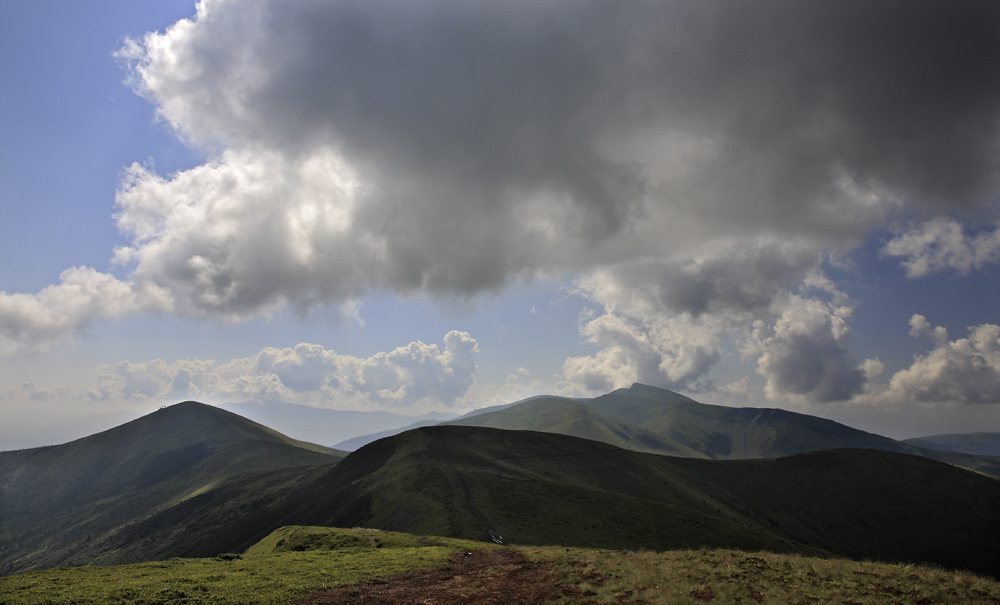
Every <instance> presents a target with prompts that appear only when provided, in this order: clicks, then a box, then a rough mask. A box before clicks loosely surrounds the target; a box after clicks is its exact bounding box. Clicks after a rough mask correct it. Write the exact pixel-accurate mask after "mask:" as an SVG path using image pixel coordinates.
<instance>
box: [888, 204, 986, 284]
mask: <svg viewBox="0 0 1000 605" xmlns="http://www.w3.org/2000/svg"><path fill="white" fill-rule="evenodd" d="M882 253H883V254H884V255H886V256H892V257H897V258H901V259H902V260H901V261H900V264H901V265H902V266H903V268H904V269H905V270H906V276H907V277H923V276H925V275H929V274H931V273H938V272H942V271H947V270H951V271H955V272H957V273H959V274H963V275H964V274H967V273H969V272H970V271H972V270H973V269H982V268H983V267H985V266H986V265H991V264H996V263H998V262H1000V229H992V230H990V229H986V230H978V231H977V232H975V233H968V232H967V230H966V228H965V227H964V226H963V225H962V224H961V223H959V222H958V221H956V220H954V219H951V218H946V217H939V218H935V219H932V220H929V221H927V222H925V223H923V224H921V225H914V226H911V227H910V228H909V229H907V230H905V231H903V232H900V233H897V234H896V235H895V236H894V237H892V238H891V239H890V240H889V241H887V242H886V243H885V246H884V247H883V248H882Z"/></svg>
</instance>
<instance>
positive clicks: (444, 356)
mask: <svg viewBox="0 0 1000 605" xmlns="http://www.w3.org/2000/svg"><path fill="white" fill-rule="evenodd" d="M478 351H479V347H478V344H477V342H476V340H475V339H473V338H472V337H471V336H470V335H469V334H467V333H465V332H455V331H453V332H449V333H448V334H446V335H445V337H444V343H443V347H442V346H439V345H436V344H425V343H423V342H420V341H416V342H411V343H410V344H408V345H406V346H403V347H398V348H396V349H394V350H392V351H388V352H382V353H377V354H375V355H373V356H371V357H368V358H359V357H355V356H352V355H344V354H338V353H335V352H334V351H331V350H328V349H325V348H324V347H322V346H320V345H316V344H309V343H302V344H298V345H296V346H294V347H291V348H284V349H276V348H271V347H268V348H266V349H264V350H262V351H261V352H259V353H257V354H256V355H253V356H251V357H244V358H240V359H233V360H231V361H227V362H222V363H220V362H216V361H211V360H200V359H181V360H177V361H175V362H173V363H167V362H164V361H162V360H154V361H149V362H140V363H133V362H127V361H123V362H121V363H118V364H115V365H114V366H112V367H109V368H106V371H105V372H104V373H102V374H101V376H100V379H99V384H98V386H97V387H96V388H92V389H87V390H80V391H79V393H78V394H81V395H85V396H86V397H87V398H89V399H92V400H123V399H124V400H154V401H177V400H181V399H192V398H195V399H196V398H207V399H210V400H215V401H218V400H220V399H227V398H229V399H237V400H242V399H257V400H260V399H265V398H269V399H278V400H284V401H293V402H294V401H301V402H307V403H319V404H322V405H328V406H329V405H331V404H336V406H337V407H339V408H342V409H343V408H347V407H356V406H374V407H393V406H442V405H443V406H446V407H447V406H454V405H455V404H456V402H459V401H460V400H461V399H462V398H463V397H464V396H465V395H466V393H467V392H468V391H469V389H470V388H471V387H472V385H473V383H474V382H475V380H476V374H477V372H478V367H477V365H476V361H475V355H476V353H478ZM25 388H27V385H26V387H25Z"/></svg>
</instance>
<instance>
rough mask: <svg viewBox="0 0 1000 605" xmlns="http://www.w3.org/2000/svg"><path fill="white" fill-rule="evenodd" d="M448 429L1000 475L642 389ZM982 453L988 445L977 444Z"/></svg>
mask: <svg viewBox="0 0 1000 605" xmlns="http://www.w3.org/2000/svg"><path fill="white" fill-rule="evenodd" d="M447 424H458V425H465V426H484V427H492V428H499V429H516V430H533V431H542V432H546V433H559V434H562V435H572V436H574V437H583V438H584V439H593V440H595V441H601V442H604V443H609V444H611V445H615V446H618V447H621V448H624V449H630V450H635V451H640V452H652V453H658V454H666V455H672V456H685V457H691V458H711V459H715V460H744V459H752V458H779V457H782V456H789V455H792V454H799V453H803V452H812V451H819V450H829V449H837V448H871V449H879V450H885V451H890V452H904V453H910V454H919V455H922V456H928V457H931V458H935V459H938V460H942V461H945V462H948V463H950V464H955V465H958V466H962V467H965V468H969V469H974V470H978V471H981V472H984V473H988V474H991V475H994V476H1000V457H995V456H983V455H973V454H967V453H961V452H959V451H957V450H955V449H953V450H949V451H944V450H946V448H944V447H936V448H933V449H931V448H924V447H919V444H910V443H903V442H900V441H896V440H894V439H890V438H888V437H883V436H881V435H875V434H872V433H868V432H865V431H861V430H858V429H854V428H851V427H849V426H846V425H843V424H840V423H838V422H834V421H832V420H826V419H824V418H817V417H816V416H809V415H806V414H798V413H795V412H789V411H786V410H779V409H770V408H731V407H726V406H720V405H708V404H704V403H698V402H697V401H695V400H693V399H691V398H690V397H685V396H684V395H680V394H678V393H674V392H672V391H668V390H666V389H660V388H656V387H651V386H647V385H643V384H634V385H632V386H631V387H630V388H627V389H618V390H616V391H612V392H611V393H608V394H606V395H601V396H598V397H594V398H593V399H570V398H565V397H535V398H532V399H530V400H525V401H523V402H519V403H516V404H512V405H509V406H504V407H502V408H500V409H497V410H496V411H491V412H487V413H481V414H478V415H475V416H472V415H466V416H463V417H460V418H457V419H455V420H452V421H449V422H448V423H447ZM980 443H981V449H982V450H984V451H985V450H986V449H987V446H988V445H989V444H988V440H987V439H982V440H981V441H980Z"/></svg>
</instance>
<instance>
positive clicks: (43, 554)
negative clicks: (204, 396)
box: [0, 402, 341, 573]
mask: <svg viewBox="0 0 1000 605" xmlns="http://www.w3.org/2000/svg"><path fill="white" fill-rule="evenodd" d="M340 459H341V455H340V453H339V452H336V451H334V450H330V449H329V448H323V447H321V446H316V445H313V444H307V443H304V442H299V441H295V440H293V439H290V438H288V437H285V436H284V435H281V434H280V433H277V432H275V431H273V430H271V429H269V428H267V427H264V426H261V425H259V424H256V423H253V422H250V421H249V420H246V419H245V418H242V417H240V416H237V415H235V414H232V413H230V412H226V411H224V410H220V409H218V408H214V407H211V406H206V405H203V404H200V403H195V402H185V403H180V404H177V405H174V406H170V407H167V408H163V409H161V410H159V411H157V412H154V413H153V414H149V415H148V416H144V417H142V418H139V419H137V420H135V421H132V422H129V423H127V424H124V425H122V426H119V427H116V428H114V429H111V430H108V431H104V432H102V433H98V434H96V435H92V436H90V437H86V438H84V439H79V440H77V441H72V442H70V443H67V444H63V445H59V446H52V447H45V448H37V449H30V450H20V451H15V452H0V501H2V503H3V508H2V510H0V520H2V523H0V572H2V573H9V572H11V571H16V570H23V569H30V568H32V567H36V566H46V565H51V564H65V563H72V562H74V561H79V562H83V561H87V560H88V559H86V558H80V557H78V556H76V553H82V552H84V551H85V550H87V545H88V544H89V543H91V542H93V541H100V540H102V539H104V538H106V537H107V536H109V535H112V534H114V533H115V532H121V531H122V529H123V526H127V524H129V523H132V522H135V521H136V520H139V519H143V518H146V517H148V516H149V515H150V514H153V513H155V512H156V511H160V510H165V509H168V508H170V507H172V506H174V505H176V504H177V503H180V502H183V501H185V500H186V499H189V498H191V497H194V496H196V495H198V494H200V493H203V492H205V491H207V490H211V489H212V488H213V487H214V486H217V485H220V484H223V483H225V482H226V481H228V480H231V479H232V478H235V477H242V476H243V475H245V474H247V473H256V472H261V471H271V470H276V469H285V468H301V467H304V466H310V465H317V464H329V463H334V462H336V461H338V460H340Z"/></svg>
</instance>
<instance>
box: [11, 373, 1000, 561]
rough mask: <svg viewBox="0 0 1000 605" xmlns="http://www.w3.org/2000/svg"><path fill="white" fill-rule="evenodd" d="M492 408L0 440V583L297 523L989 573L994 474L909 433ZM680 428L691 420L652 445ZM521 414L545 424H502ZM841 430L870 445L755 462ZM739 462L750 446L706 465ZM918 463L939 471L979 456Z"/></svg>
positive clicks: (624, 404) (203, 411)
mask: <svg viewBox="0 0 1000 605" xmlns="http://www.w3.org/2000/svg"><path fill="white" fill-rule="evenodd" d="M497 419H500V420H502V421H503V422H505V423H507V425H508V427H509V429H518V430H509V429H497V428H491V427H477V426H461V425H438V426H432V427H425V428H419V429H415V430H411V431H408V432H405V433H402V434H399V435H396V436H393V437H389V438H385V439H382V440H379V441H375V442H373V443H370V444H368V445H366V446H364V447H362V448H361V449H359V450H357V451H356V452H354V453H351V454H350V455H348V456H347V457H346V458H341V457H340V456H339V455H338V454H337V452H333V451H331V450H329V449H328V448H323V447H321V446H316V445H313V444H307V443H302V442H299V441H295V440H293V439H290V438H288V437H286V436H284V435H281V434H280V433H277V432H275V431H273V430H271V429H269V428H267V427H264V426H262V425H259V424H256V423H254V422H251V421H249V420H246V419H244V418H242V417H240V416H237V415H235V414H231V413H229V412H226V411H224V410H220V409H218V408H213V407H211V406H205V405H202V404H198V403H195V402H185V403H181V404H177V405H175V406H170V407H168V408H165V409H161V410H160V411H158V412H155V413H153V414H150V415H149V416H146V417H143V418H141V419H139V420H136V421H134V422H131V423H128V424H126V425H122V426H121V427H117V428H115V429H112V430H110V431H105V432H103V433H99V434H96V435H93V436H91V437H88V438H85V439H81V440H77V441H74V442H70V443H68V444H64V445H61V446H53V447H47V448H38V449H35V450H23V451H18V452H3V453H0V503H2V505H3V506H2V508H0V573H16V572H20V571H24V570H27V569H37V568H45V567H52V566H56V565H81V564H117V563H130V562H139V561H148V560H157V559H166V558H170V557H178V556H184V557H209V556H215V555H218V554H220V553H224V552H239V551H242V550H244V549H246V548H248V547H249V546H251V545H252V544H254V543H255V542H257V541H259V540H261V539H262V538H263V537H265V536H266V535H267V534H268V533H270V532H271V531H273V530H275V529H277V528H279V527H282V526H287V525H310V526H334V527H355V526H362V527H369V528H373V529H382V530H390V531H403V532H408V533H415V534H421V535H440V536H448V537H455V538H466V539H475V540H483V541H486V540H489V539H491V538H492V537H496V536H498V535H500V536H503V537H504V539H505V540H508V541H514V542H516V543H519V544H536V545H545V544H563V545H567V546H583V547H593V548H613V549H635V548H649V549H657V550H664V549H676V548H701V547H717V548H737V549H746V550H751V551H755V550H761V549H763V550H770V551H775V552H796V553H803V554H809V555H822V556H829V555H837V556H843V557H849V558H854V559H865V558H869V559H879V560H886V561H897V562H927V563H932V564H937V565H941V566H944V567H949V568H957V569H967V570H972V571H976V572H978V573H985V574H990V575H994V576H1000V545H998V544H997V543H996V541H995V540H994V539H993V537H994V536H996V535H1000V481H997V480H996V479H993V478H990V477H986V476H982V475H979V474H976V473H971V472H968V471H966V470H963V469H960V468H956V467H955V466H951V465H949V464H943V463H941V462H937V461H935V460H931V459H928V458H926V457H920V456H915V455H912V454H914V453H920V452H921V450H919V449H918V448H916V447H914V446H911V445H907V444H899V445H898V446H899V447H901V448H903V451H902V452H892V451H885V447H883V448H878V446H879V445H882V446H886V442H888V445H889V446H893V447H895V446H896V444H898V442H894V441H892V440H888V439H886V438H884V437H879V436H877V435H870V434H868V433H864V432H863V431H856V430H855V429H850V428H849V427H844V426H843V425H839V424H837V423H834V422H831V421H827V420H822V419H818V418H813V417H808V416H804V415H801V414H792V413H790V412H782V411H780V410H760V409H751V408H744V409H736V408H723V407H721V406H708V405H704V404H699V403H697V402H694V401H693V400H691V399H689V398H687V397H684V396H682V395H678V394H676V393H671V392H669V391H663V390H661V389H655V388H653V387H645V386H643V385H636V386H634V387H632V388H631V389H622V390H619V391H615V392H612V393H609V394H607V395H605V396H602V397H598V398H595V399H593V400H564V399H561V398H554V397H537V398H532V399H530V400H526V401H523V402H519V403H518V404H516V405H511V406H508V407H505V408H500V409H495V410H493V411H492V412H487V413H483V414H480V415H479V416H478V417H477V416H471V417H466V418H465V419H464V420H465V421H466V422H469V421H472V422H482V423H483V424H489V423H491V422H496V421H497ZM664 419H666V420H664ZM682 422H683V423H686V424H687V426H689V427H690V429H689V430H688V431H687V432H686V433H684V434H683V435H679V438H677V439H673V438H672V437H670V436H669V431H671V430H675V431H676V428H677V427H678V426H679V425H680V423H682ZM518 423H521V424H520V425H518ZM741 423H742V424H741ZM531 426H544V427H546V428H547V429H549V431H550V432H539V431H527V430H521V429H522V428H523V427H531ZM556 431H565V432H576V433H579V435H578V436H572V435H564V434H559V433H558V432H556ZM720 435H721V436H720ZM845 435H846V436H847V437H849V438H853V439H856V441H854V442H851V441H849V440H848V441H847V442H848V443H856V444H858V445H859V446H864V445H865V444H870V443H874V444H876V445H875V446H874V447H875V448H876V449H836V450H825V451H815V452H807V453H797V454H795V455H792V456H784V457H775V456H779V455H780V453H781V452H783V451H788V450H794V449H795V448H801V447H804V446H808V445H809V444H810V443H820V444H824V445H826V444H837V443H844V442H845V441H844V439H843V438H844V436H845ZM737 437H739V438H741V439H742V441H740V440H739V439H737ZM824 439H825V440H824ZM605 441H616V442H615V443H607V442H605ZM734 444H735V445H734ZM692 446H696V447H697V448H701V449H696V447H692ZM668 452H669V453H671V454H673V455H670V456H665V455H662V454H663V453H668ZM678 452H679V453H680V456H678V455H677V454H678ZM751 452H752V453H754V455H756V456H757V458H755V459H750V460H741V459H717V460H713V459H709V456H710V455H711V456H716V457H719V458H726V457H739V456H742V455H745V454H747V453H751ZM935 454H936V455H940V456H942V457H945V458H950V460H949V462H950V464H956V462H955V461H956V460H958V461H962V460H964V461H966V462H969V461H970V460H978V461H980V462H982V461H983V460H986V461H987V462H988V461H989V459H988V458H987V457H976V456H970V455H966V454H960V453H954V452H936V453H935ZM699 455H700V456H701V457H700V458H696V457H695V456H699Z"/></svg>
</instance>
